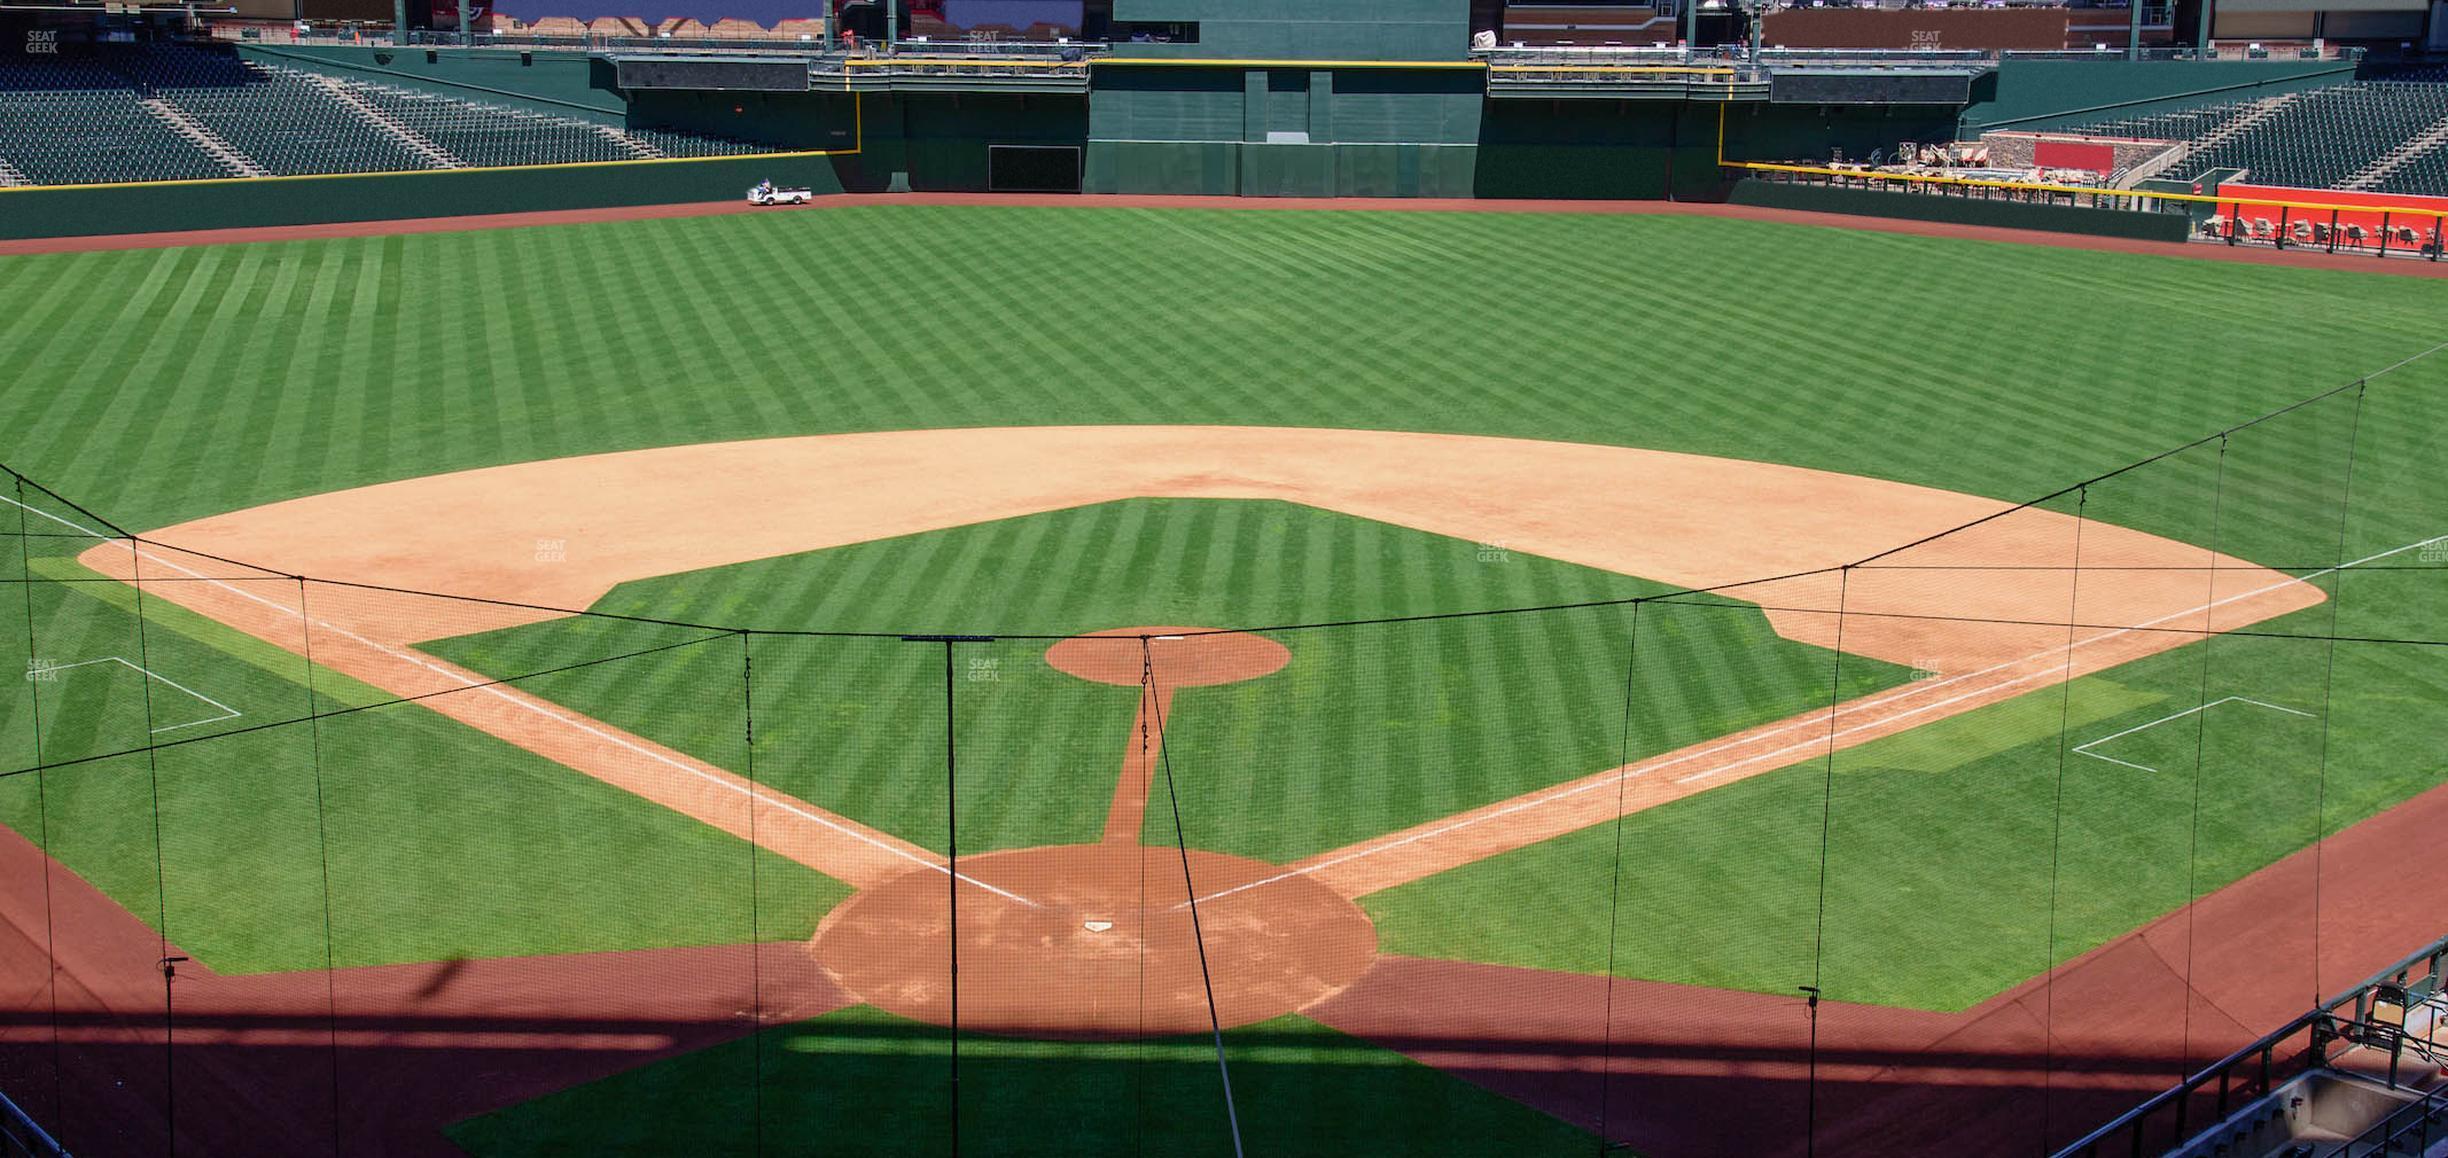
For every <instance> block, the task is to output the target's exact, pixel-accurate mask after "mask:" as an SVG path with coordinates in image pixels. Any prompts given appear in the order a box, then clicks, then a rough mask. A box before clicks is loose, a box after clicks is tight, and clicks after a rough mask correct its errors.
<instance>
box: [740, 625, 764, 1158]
mask: <svg viewBox="0 0 2448 1158" xmlns="http://www.w3.org/2000/svg"><path fill="white" fill-rule="evenodd" d="M739 641H740V738H741V742H742V743H743V744H744V745H745V747H744V749H743V751H742V754H741V767H743V768H745V769H746V770H747V772H748V1036H749V1039H750V1040H751V1041H753V1042H755V1043H756V1044H755V1047H754V1048H752V1049H750V1050H749V1051H748V1137H749V1143H750V1145H752V1146H753V1147H755V1148H754V1149H753V1150H751V1151H750V1152H751V1153H755V1154H762V1153H764V1152H765V931H764V924H763V921H762V919H761V915H760V914H759V912H758V893H759V892H760V891H761V890H760V888H759V885H758V881H757V861H758V859H759V858H760V855H761V853H760V850H762V849H763V848H764V845H762V844H760V843H758V841H757V812H758V809H757V793H758V791H759V789H758V786H757V767H756V653H755V649H754V648H753V647H751V646H750V644H749V639H748V633H747V632H744V631H743V632H741V633H740V637H739Z"/></svg>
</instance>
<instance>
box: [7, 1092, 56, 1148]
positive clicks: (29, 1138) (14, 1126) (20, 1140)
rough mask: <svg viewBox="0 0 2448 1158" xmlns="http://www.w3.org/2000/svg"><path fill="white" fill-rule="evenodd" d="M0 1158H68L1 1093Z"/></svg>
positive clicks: (23, 1112) (46, 1133)
mask: <svg viewBox="0 0 2448 1158" xmlns="http://www.w3.org/2000/svg"><path fill="white" fill-rule="evenodd" d="M0 1158H68V1151H66V1150H65V1149H62V1148H61V1147H60V1144H59V1142H58V1141H57V1140H55V1139H54V1138H52V1137H51V1134H50V1132H49V1131H47V1130H44V1129H43V1128H42V1124H41V1123H40V1122H36V1121H35V1120H34V1119H33V1118H32V1117H31V1116H29V1115H27V1113H26V1112H25V1110H24V1108H23V1107H20V1106H19V1105H18V1104H17V1103H15V1102H13V1101H10V1100H9V1096H8V1094H7V1093H6V1092H5V1091H0Z"/></svg>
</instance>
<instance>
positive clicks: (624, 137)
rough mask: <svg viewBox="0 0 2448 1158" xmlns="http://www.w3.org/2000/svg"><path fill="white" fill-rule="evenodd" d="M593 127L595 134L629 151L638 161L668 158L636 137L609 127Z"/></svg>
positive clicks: (666, 154)
mask: <svg viewBox="0 0 2448 1158" xmlns="http://www.w3.org/2000/svg"><path fill="white" fill-rule="evenodd" d="M593 127H594V129H595V131H596V132H598V133H602V134H603V135H604V136H605V137H606V138H609V139H610V140H611V142H612V143H613V144H615V145H619V146H620V147H621V148H624V149H627V150H629V154H630V155H631V156H633V157H636V158H637V159H638V160H641V161H657V160H661V159H663V158H664V157H667V156H670V154H668V153H665V152H664V151H663V150H661V149H658V148H656V147H654V146H653V145H652V144H649V143H647V142H645V141H641V140H639V139H637V138H636V137H632V136H630V135H629V134H627V133H624V132H622V131H620V130H619V129H616V128H613V127H612V126H610V125H595V126H593Z"/></svg>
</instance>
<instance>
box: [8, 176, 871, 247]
mask: <svg viewBox="0 0 2448 1158" xmlns="http://www.w3.org/2000/svg"><path fill="white" fill-rule="evenodd" d="M857 160H858V158H856V157H854V156H853V157H839V158H836V157H828V156H813V155H797V156H757V157H725V158H717V159H710V160H687V161H624V162H614V163H610V164H602V165H566V166H563V165H548V166H537V167H533V168H516V169H460V170H456V171H442V172H423V173H373V174H355V175H351V176H341V177H272V178H255V179H244V178H230V179H227V180H217V181H172V182H156V183H148V184H136V185H102V186H91V185H87V186H65V187H59V188H23V187H21V188H16V189H9V190H5V191H0V238H11V239H13V238H26V237H83V236H95V235H102V234H114V233H161V232H179V231H185V230H193V229H236V228H247V227H251V226H264V225H324V224H330V223H333V222H341V221H388V220H401V219H407V218H415V217H456V216H462V215H471V214H484V213H524V212H530V211H535V210H545V209H602V208H611V207H615V206H627V205H666V204H682V203H686V202H692V201H723V200H730V199H732V198H737V197H740V196H742V194H743V191H744V190H746V189H747V188H748V186H750V185H753V184H755V183H756V182H757V181H759V180H762V179H764V178H768V177H770V178H772V179H773V180H774V181H775V182H777V183H780V184H785V185H805V186H808V187H810V188H813V189H816V190H817V191H819V192H824V193H839V192H843V191H844V190H845V185H844V184H843V182H842V179H841V175H840V173H841V171H842V170H843V169H848V170H850V171H853V172H855V171H856V169H855V163H856V161H857ZM837 164H838V165H839V166H840V168H837Z"/></svg>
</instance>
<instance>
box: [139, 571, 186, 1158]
mask: <svg viewBox="0 0 2448 1158" xmlns="http://www.w3.org/2000/svg"><path fill="white" fill-rule="evenodd" d="M128 568H129V570H128V576H129V578H128V586H129V588H131V589H132V590H134V591H135V593H136V663H137V666H139V667H142V668H143V669H144V670H146V671H148V672H150V671H152V670H153V653H152V650H151V646H150V644H149V643H148V642H147V640H146V632H145V606H144V552H143V551H142V550H141V549H139V548H138V547H137V545H136V540H134V539H132V538H131V539H129V540H128ZM136 685H137V687H138V688H140V689H142V691H143V701H144V722H145V738H146V740H147V743H146V745H145V790H146V792H147V793H148V794H149V795H150V797H151V800H152V807H153V911H154V913H155V914H156V917H157V920H158V922H159V923H158V924H156V925H155V926H154V932H155V938H156V941H155V943H156V944H157V945H159V946H160V952H159V953H158V954H156V959H155V961H154V963H153V964H154V968H156V969H159V970H160V971H161V979H162V1122H163V1124H164V1125H165V1126H167V1127H168V1133H169V1140H168V1142H167V1144H166V1146H165V1152H166V1153H168V1154H170V1155H173V1156H175V1155H177V1153H178V1060H177V1056H176V1051H177V1048H178V1007H177V1001H176V999H175V998H174V997H173V995H172V993H171V983H172V982H173V981H175V980H177V978H178V966H179V962H180V961H182V960H184V959H183V958H178V957H173V956H172V955H171V953H170V888H169V877H168V873H167V872H165V871H164V868H163V857H162V824H161V754H160V752H159V751H158V750H157V749H156V748H155V747H154V745H153V744H152V743H151V742H150V741H151V739H152V737H153V735H154V731H153V730H154V728H155V727H156V726H157V724H156V721H155V720H154V718H153V681H152V680H151V679H140V680H137V681H136Z"/></svg>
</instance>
